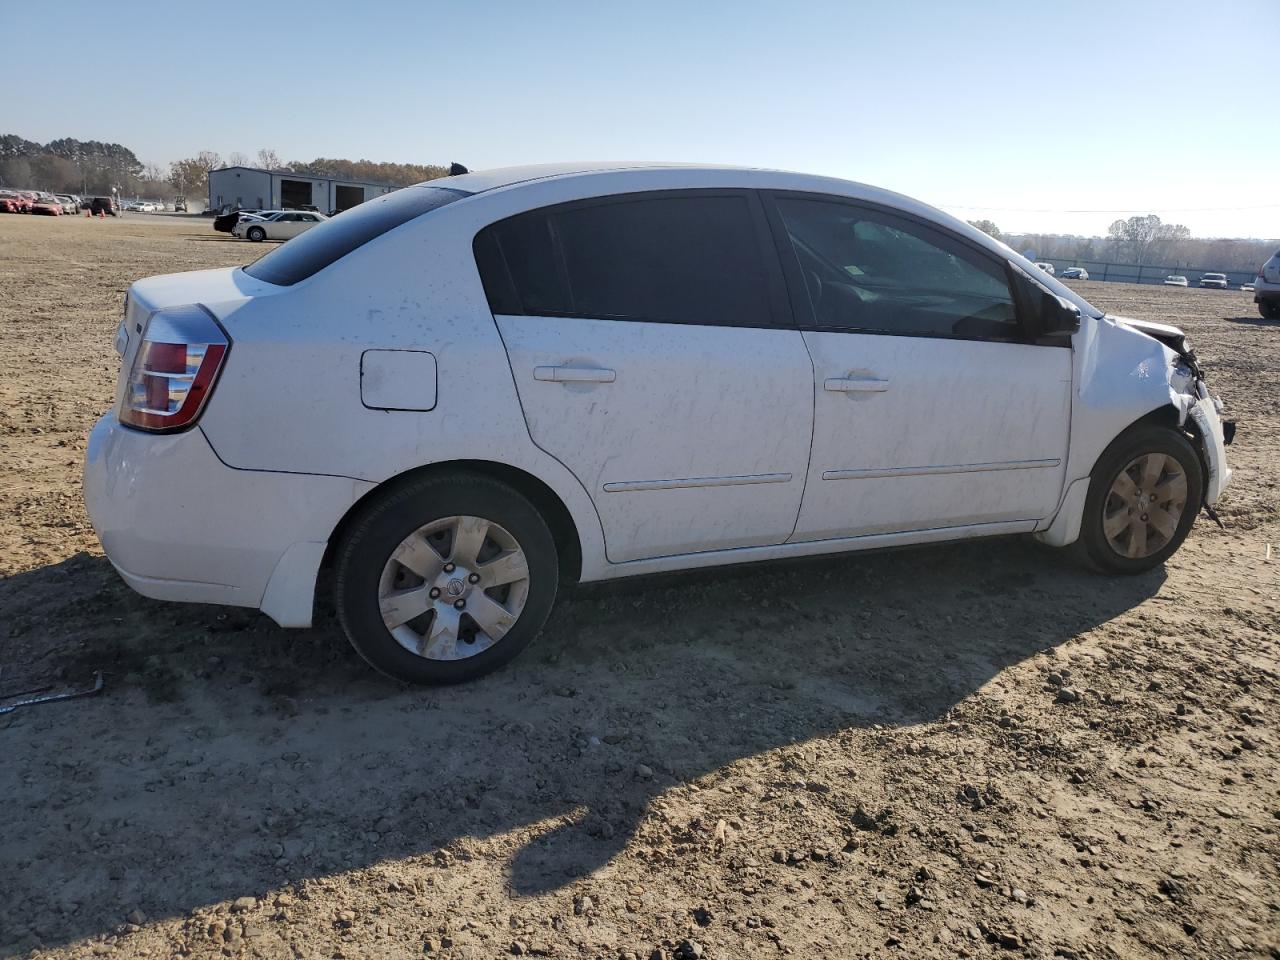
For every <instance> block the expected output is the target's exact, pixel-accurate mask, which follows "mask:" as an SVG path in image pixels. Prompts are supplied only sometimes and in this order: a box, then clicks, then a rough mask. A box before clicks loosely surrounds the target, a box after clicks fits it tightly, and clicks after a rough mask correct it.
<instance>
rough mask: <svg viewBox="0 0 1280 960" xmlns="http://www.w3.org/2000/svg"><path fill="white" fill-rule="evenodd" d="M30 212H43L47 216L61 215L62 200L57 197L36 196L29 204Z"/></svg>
mask: <svg viewBox="0 0 1280 960" xmlns="http://www.w3.org/2000/svg"><path fill="white" fill-rule="evenodd" d="M31 212H32V213H43V214H44V215H45V216H49V217H60V216H62V202H61V201H60V200H59V199H58V198H57V197H37V198H36V201H35V203H33V204H32V205H31Z"/></svg>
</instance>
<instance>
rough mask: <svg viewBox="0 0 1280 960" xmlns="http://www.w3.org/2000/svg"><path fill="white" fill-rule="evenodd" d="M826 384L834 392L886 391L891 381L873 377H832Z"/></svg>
mask: <svg viewBox="0 0 1280 960" xmlns="http://www.w3.org/2000/svg"><path fill="white" fill-rule="evenodd" d="M824 386H825V387H826V388H827V389H828V390H830V391H831V392H832V393H884V392H885V391H886V390H888V389H889V381H888V380H876V379H875V378H873V377H830V378H828V380H827V382H826V383H825V384H824Z"/></svg>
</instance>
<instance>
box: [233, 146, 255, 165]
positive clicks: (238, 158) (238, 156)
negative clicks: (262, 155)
mask: <svg viewBox="0 0 1280 960" xmlns="http://www.w3.org/2000/svg"><path fill="white" fill-rule="evenodd" d="M252 163H253V161H252V160H250V159H249V157H248V156H247V155H246V154H243V153H241V152H240V151H239V150H236V151H235V152H233V153H232V154H231V156H229V157H227V166H228V167H247V166H250V165H251V164H252Z"/></svg>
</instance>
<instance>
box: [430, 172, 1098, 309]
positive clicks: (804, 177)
mask: <svg viewBox="0 0 1280 960" xmlns="http://www.w3.org/2000/svg"><path fill="white" fill-rule="evenodd" d="M597 177H599V178H600V179H601V180H604V181H607V182H606V183H604V184H602V194H601V195H604V194H609V193H626V192H630V190H641V191H643V190H686V189H708V188H710V189H747V190H752V189H754V190H780V191H786V190H792V191H796V192H798V193H816V194H827V195H830V196H837V197H846V198H848V199H851V200H862V201H865V202H870V203H878V204H882V205H884V206H888V207H891V208H893V209H896V210H899V211H903V212H906V213H910V214H915V215H917V216H920V217H923V218H924V219H926V220H930V221H933V222H937V223H940V224H943V225H945V226H947V227H949V228H950V229H951V230H953V231H954V232H956V233H959V234H961V235H962V236H965V237H968V238H969V240H970V241H971V242H973V243H976V244H978V245H980V246H983V247H987V248H988V249H991V250H992V251H993V252H996V253H998V254H999V255H1000V256H1003V257H1010V258H1012V259H1013V260H1015V261H1021V262H1022V263H1024V264H1026V266H1027V267H1030V268H1031V269H1033V270H1034V269H1035V268H1034V266H1032V264H1031V263H1030V262H1029V261H1027V260H1025V259H1023V258H1022V256H1021V255H1020V254H1018V253H1017V252H1016V251H1014V250H1013V249H1011V248H1010V247H1009V246H1008V245H1007V244H1005V243H1003V242H1001V241H999V240H996V239H994V238H993V237H990V236H988V235H987V234H985V233H983V232H982V231H981V230H978V229H977V228H975V227H973V226H971V225H969V224H968V223H966V222H965V221H963V220H961V219H959V218H958V217H954V216H952V215H951V214H949V213H946V212H944V211H942V210H939V209H937V208H936V207H933V206H930V205H929V204H927V203H924V202H922V201H920V200H916V199H914V198H912V197H908V196H905V195H904V194H900V193H895V192H894V191H892V190H885V189H884V188H882V187H873V186H871V185H869V184H865V183H858V182H856V181H853V180H844V179H840V178H838V177H827V176H818V175H816V174H807V173H794V172H791V171H787V170H771V169H768V168H764V167H743V166H725V165H720V164H699V163H666V162H654V161H642V160H618V161H601V162H574V163H544V164H530V165H528V166H521V167H499V168H497V169H494V170H480V171H477V172H475V173H463V174H458V175H456V176H452V177H440V178H437V179H435V180H427V181H424V182H422V183H419V184H415V187H436V188H443V189H446V190H457V191H458V192H460V193H463V194H470V195H472V196H474V195H477V194H480V195H483V194H489V193H498V192H502V191H506V190H508V189H510V190H523V189H526V188H527V187H530V186H534V185H536V184H547V185H550V183H551V182H553V181H565V180H577V179H593V178H597ZM625 181H630V184H626V183H625ZM619 188H622V189H619ZM409 189H414V188H413V187H410V188H409ZM574 192H576V191H574ZM1037 272H1038V273H1040V275H1041V276H1040V279H1039V281H1038V282H1040V283H1042V284H1045V285H1047V286H1049V288H1050V289H1051V290H1052V291H1053V292H1054V293H1055V294H1057V295H1058V296H1060V297H1062V298H1064V299H1066V300H1068V301H1070V302H1072V303H1074V304H1076V305H1077V306H1078V307H1080V308H1081V309H1082V310H1087V311H1089V312H1090V313H1091V315H1092V314H1094V313H1097V314H1098V315H1101V313H1100V311H1097V308H1095V307H1093V306H1092V305H1091V304H1089V303H1088V301H1086V300H1085V299H1084V298H1082V297H1081V296H1080V295H1079V294H1078V293H1076V292H1075V291H1074V290H1072V289H1071V288H1070V287H1068V286H1066V285H1065V284H1060V283H1058V281H1057V279H1056V278H1055V277H1053V276H1051V275H1049V274H1047V273H1045V272H1043V271H1037Z"/></svg>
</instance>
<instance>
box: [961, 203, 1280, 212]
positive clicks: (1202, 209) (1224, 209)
mask: <svg viewBox="0 0 1280 960" xmlns="http://www.w3.org/2000/svg"><path fill="white" fill-rule="evenodd" d="M938 206H939V207H942V208H943V209H949V210H986V211H990V212H993V213H1225V212H1228V211H1240V210H1274V209H1280V203H1253V204H1250V205H1249V206H1247V207H1164V208H1161V209H1158V210H1152V209H1151V208H1150V207H1138V208H1135V209H1130V210H1062V209H1053V208H1049V207H976V206H972V205H970V204H964V203H939V204H938Z"/></svg>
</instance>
